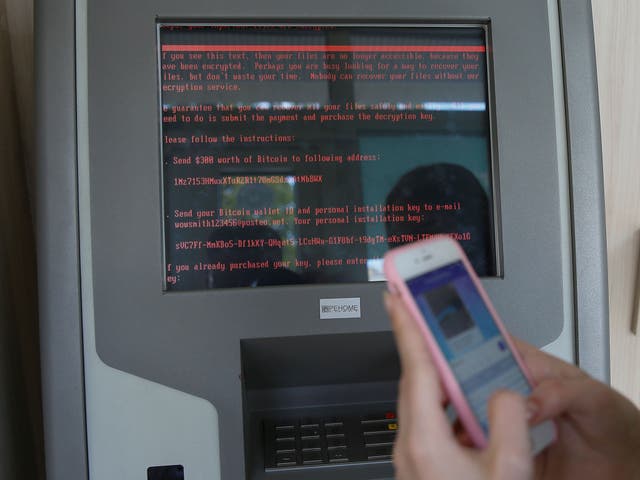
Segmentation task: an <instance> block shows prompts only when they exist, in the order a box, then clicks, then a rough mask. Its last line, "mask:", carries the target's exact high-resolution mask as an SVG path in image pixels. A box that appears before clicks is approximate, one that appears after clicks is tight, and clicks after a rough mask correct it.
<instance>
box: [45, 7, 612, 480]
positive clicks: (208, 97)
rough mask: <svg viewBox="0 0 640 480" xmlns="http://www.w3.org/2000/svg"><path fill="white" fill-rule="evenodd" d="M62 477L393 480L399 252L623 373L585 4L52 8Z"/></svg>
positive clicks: (537, 335)
mask: <svg viewBox="0 0 640 480" xmlns="http://www.w3.org/2000/svg"><path fill="white" fill-rule="evenodd" d="M35 31H36V44H37V58H36V69H37V75H36V78H37V120H38V129H37V132H38V134H37V148H38V169H39V170H38V184H37V190H38V203H37V210H38V230H37V235H38V248H39V289H40V312H41V325H42V326H41V343H42V372H43V408H44V419H45V442H46V460H47V474H48V478H49V479H51V480H56V479H69V478H73V479H76V480H81V479H90V480H106V479H114V478H118V479H123V480H124V479H127V480H128V479H131V480H134V479H140V480H142V479H145V480H156V479H187V480H194V479H211V480H216V479H223V480H285V479H286V480H293V479H304V480H321V479H328V478H331V479H349V480H359V479H362V480H364V479H383V478H386V479H391V478H393V467H392V463H391V444H392V442H393V438H394V435H395V431H396V430H397V428H400V429H401V428H402V425H398V423H397V420H396V417H395V397H396V392H397V388H396V383H397V380H398V376H399V364H398V359H397V355H396V351H395V346H394V341H393V337H392V335H391V333H390V329H389V323H388V319H387V318H386V315H385V313H384V308H383V306H382V292H383V291H384V289H385V282H384V276H383V275H382V273H381V258H382V256H383V255H384V253H385V251H386V250H387V249H388V248H390V247H393V246H395V245H399V244H402V243H406V242H409V241H414V240H418V239H421V238H429V237H432V236H436V235H448V236H452V237H454V238H456V239H458V240H459V241H460V243H461V244H462V245H463V247H464V248H465V250H466V251H467V253H468V254H469V256H470V258H471V259H472V262H473V263H474V266H475V267H476V269H477V270H478V272H479V274H480V275H481V277H482V281H483V283H484V285H485V287H486V289H487V290H488V292H489V295H490V296H491V298H492V299H493V301H494V303H495V305H496V308H497V310H498V311H499V312H500V314H501V317H502V318H503V320H504V322H505V323H506V325H507V327H508V328H509V329H510V330H511V332H512V333H513V334H514V335H516V336H518V337H520V338H523V339H526V340H527V341H529V342H531V343H533V344H535V345H537V346H539V347H541V348H543V349H545V350H546V351H549V352H551V353H553V354H555V355H558V356H560V357H562V358H564V359H566V360H568V361H572V362H575V363H577V364H578V365H580V366H581V367H582V368H584V369H585V370H587V371H588V372H589V373H591V374H592V375H594V376H595V377H597V378H599V379H602V380H604V381H607V380H608V317H607V288H606V286H607V284H606V261H605V260H606V256H605V254H606V251H605V235H604V221H603V218H604V209H603V186H602V165H601V156H600V155H601V154H600V136H599V118H598V101H597V88H596V72H595V61H594V46H593V30H592V19H591V6H590V3H589V2H588V1H586V0H584V1H582V0H580V1H575V0H571V1H569V0H557V1H554V0H536V1H531V0H480V1H478V0H473V1H472V0H457V1H455V2H451V1H444V0H432V1H428V2H424V1H416V0H399V1H396V2H387V1H382V0H373V1H372V0H367V1H364V0H353V1H351V2H343V1H336V0H326V1H323V2H311V1H308V0H301V1H298V2H289V1H286V0H272V1H269V2H257V1H253V0H237V1H235V2H210V1H203V0H185V1H182V2H174V1H168V0H159V1H156V2H145V1H140V0H135V1H131V0H128V1H124V0H111V1H109V2H107V1H102V0H97V1H91V2H88V1H86V0H76V1H75V2H74V1H70V0H56V1H53V2H40V3H39V5H38V7H37V12H36V28H35Z"/></svg>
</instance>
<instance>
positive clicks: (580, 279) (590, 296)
mask: <svg viewBox="0 0 640 480" xmlns="http://www.w3.org/2000/svg"><path fill="white" fill-rule="evenodd" d="M560 21H561V25H562V38H563V54H564V64H565V72H566V74H565V77H566V98H567V124H568V137H569V149H570V150H569V155H570V164H571V191H572V197H573V231H574V249H575V285H576V289H575V290H576V317H577V320H578V322H577V325H578V328H577V330H578V332H577V337H578V338H577V340H578V352H577V353H578V355H577V358H578V363H579V365H580V366H581V367H582V368H583V369H584V370H586V371H587V372H589V373H590V374H591V375H593V376H594V377H596V378H598V379H600V380H603V381H607V382H608V381H609V303H608V302H609V300H608V290H607V245H606V230H605V211H604V208H605V206H604V184H603V174H602V149H601V143H600V112H599V108H598V87H597V83H598V82H597V81H598V79H597V75H596V59H595V47H594V42H593V19H592V12H591V1H590V0H583V1H575V0H560Z"/></svg>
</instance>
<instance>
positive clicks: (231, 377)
mask: <svg viewBox="0 0 640 480" xmlns="http://www.w3.org/2000/svg"><path fill="white" fill-rule="evenodd" d="M363 7H364V2H352V3H348V4H344V2H340V1H337V0H330V1H327V2H322V3H311V2H299V3H298V4H291V3H290V2H286V1H274V2H269V3H268V4H266V3H260V2H252V1H248V0H243V1H238V2H234V3H230V4H211V2H208V1H203V0H191V1H189V2H182V3H180V4H177V3H175V2H171V1H159V2H155V3H151V2H139V3H135V4H132V3H131V2H125V1H119V2H115V3H114V2H104V1H103V2H90V4H89V5H88V32H89V39H88V42H89V47H88V59H89V70H88V75H89V78H88V82H89V86H88V88H89V127H90V128H89V154H90V163H91V185H90V193H91V214H92V218H93V219H94V223H93V224H92V246H93V258H92V263H93V269H94V273H95V275H94V278H93V279H92V280H93V287H94V298H95V318H96V320H95V322H96V342H97V350H98V353H99V355H100V357H101V359H102V360H103V361H105V363H107V364H108V365H110V366H113V367H115V368H119V369H122V370H124V371H126V372H130V373H133V374H134V375H138V376H140V377H144V378H148V379H150V380H153V381H156V382H159V383H162V384H165V385H170V386H172V387H174V388H177V389H179V390H181V391H184V392H188V393H191V394H194V395H198V396H200V397H203V398H206V399H208V400H210V401H211V402H212V403H213V404H214V405H215V407H216V408H217V409H218V410H219V412H220V438H222V439H224V442H223V443H221V462H222V473H223V478H225V479H227V478H234V479H235V478H241V477H242V475H243V472H242V467H241V465H242V450H243V439H242V430H241V425H242V411H241V405H242V397H241V382H240V378H239V374H240V340H241V339H246V338H261V337H262V338H264V337H274V336H299V335H320V334H338V333H351V332H371V331H378V330H388V328H389V325H388V319H387V318H386V315H385V314H384V309H383V308H382V302H381V291H382V290H383V288H384V285H383V284H375V285H364V284H362V285H353V284H351V285H324V286H299V287H271V288H262V289H255V290H251V291H247V290H237V291H209V292H186V293H174V294H163V293H162V278H163V273H164V272H163V268H162V245H161V237H162V235H161V225H162V224H161V217H162V215H161V211H160V207H161V199H160V189H159V188H158V186H159V185H158V184H159V178H160V172H159V169H160V165H161V161H160V159H159V152H158V150H159V146H158V141H159V138H158V123H159V121H158V105H157V84H156V78H157V71H156V67H157V65H156V37H155V33H156V32H155V23H154V20H155V15H162V16H165V17H171V16H173V17H175V16H188V17H189V18H212V17H217V18H222V17H226V18H230V17H231V18H233V17H236V18H246V16H247V12H251V20H252V21H259V20H260V19H270V18H273V17H274V16H279V17H282V18H284V17H286V16H293V17H298V18H313V17H314V16H317V17H319V18H329V17H332V18H336V17H337V14H336V12H339V13H340V18H346V19H349V18H351V19H354V18H355V19H363V17H362V11H363ZM366 8H367V12H369V13H368V15H367V18H368V19H370V20H375V19H378V20H380V19H386V18H396V19H405V20H407V19H411V20H413V21H418V20H419V19H425V20H428V19H448V20H451V19H456V18H459V19H465V20H469V19H477V20H486V19H487V18H489V17H491V19H492V37H493V42H494V43H493V48H494V52H495V58H494V66H495V70H496V75H495V92H496V105H497V112H496V113H497V115H496V117H497V119H498V121H497V123H498V125H497V129H498V142H499V149H500V180H501V194H502V199H501V201H502V226H503V239H504V242H505V243H504V246H505V248H504V258H505V279H504V280H502V279H493V280H488V281H486V282H485V284H486V286H487V288H488V290H489V293H490V294H491V296H492V298H494V299H495V301H496V302H495V303H496V304H497V307H498V309H499V310H500V311H501V313H502V314H503V318H504V319H505V322H506V323H507V324H508V325H509V327H510V328H511V330H512V331H514V332H515V333H516V334H518V335H520V336H523V337H525V338H527V339H528V340H530V341H532V342H535V343H537V344H538V345H543V344H546V343H548V342H550V341H552V340H554V339H555V338H556V337H557V336H558V334H559V333H560V330H561V329H562V317H563V315H564V314H565V312H564V306H563V300H562V267H561V264H562V261H561V252H560V247H559V244H560V233H559V231H560V218H559V213H558V204H559V202H560V201H561V199H560V195H559V193H558V178H557V170H558V165H557V158H556V154H557V148H556V131H555V121H556V117H555V110H554V103H553V83H552V79H551V75H550V73H549V72H550V69H551V54H550V40H549V30H548V12H547V5H546V3H545V2H529V1H524V0H521V1H518V2H514V1H508V0H487V1H485V2H480V3H479V2H474V1H469V0H464V1H462V0H461V1H459V2H455V3H452V2H446V1H444V0H439V1H433V2H430V3H429V4H428V5H426V4H424V3H423V2H417V1H411V0H404V1H402V2H399V3H394V4H389V3H388V2H386V1H373V2H368V3H367V4H366ZM125 9H126V11H127V12H128V14H127V15H124V16H123V15H122V14H121V12H122V11H124V10H125ZM521 17H525V18H527V20H528V22H529V24H530V25H535V28H527V29H523V28H522V26H521V25H519V24H518V23H517V22H514V19H516V18H521ZM523 72H524V73H523ZM523 75H525V78H524V79H523V80H522V81H520V82H515V81H514V80H513V79H514V78H522V76H523ZM532 132H535V134H533V133H532ZM523 192H526V193H523ZM540 192H544V194H541V193H540ZM523 245H524V247H523ZM523 252H524V253H523ZM341 296H342V297H344V296H349V297H352V296H353V297H355V296H358V297H361V299H362V305H363V308H362V312H363V318H362V319H357V320H353V319H350V320H340V321H319V319H318V298H323V297H326V298H331V297H341ZM514 297H517V298H518V301H514ZM265 315H268V319H265ZM354 350H356V354H357V346H354Z"/></svg>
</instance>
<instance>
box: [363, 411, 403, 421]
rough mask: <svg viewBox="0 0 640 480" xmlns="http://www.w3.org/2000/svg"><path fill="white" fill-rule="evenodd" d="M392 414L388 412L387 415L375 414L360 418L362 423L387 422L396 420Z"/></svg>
mask: <svg viewBox="0 0 640 480" xmlns="http://www.w3.org/2000/svg"><path fill="white" fill-rule="evenodd" d="M390 415H393V413H392V412H386V413H374V414H370V415H363V416H362V417H360V421H361V422H362V423H370V422H384V421H385V420H393V419H394V418H395V415H394V416H391V417H390Z"/></svg>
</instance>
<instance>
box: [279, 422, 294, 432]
mask: <svg viewBox="0 0 640 480" xmlns="http://www.w3.org/2000/svg"><path fill="white" fill-rule="evenodd" d="M275 427H276V430H286V429H291V428H296V425H295V423H294V422H292V421H290V420H288V421H282V422H277V423H276V424H275Z"/></svg>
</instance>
